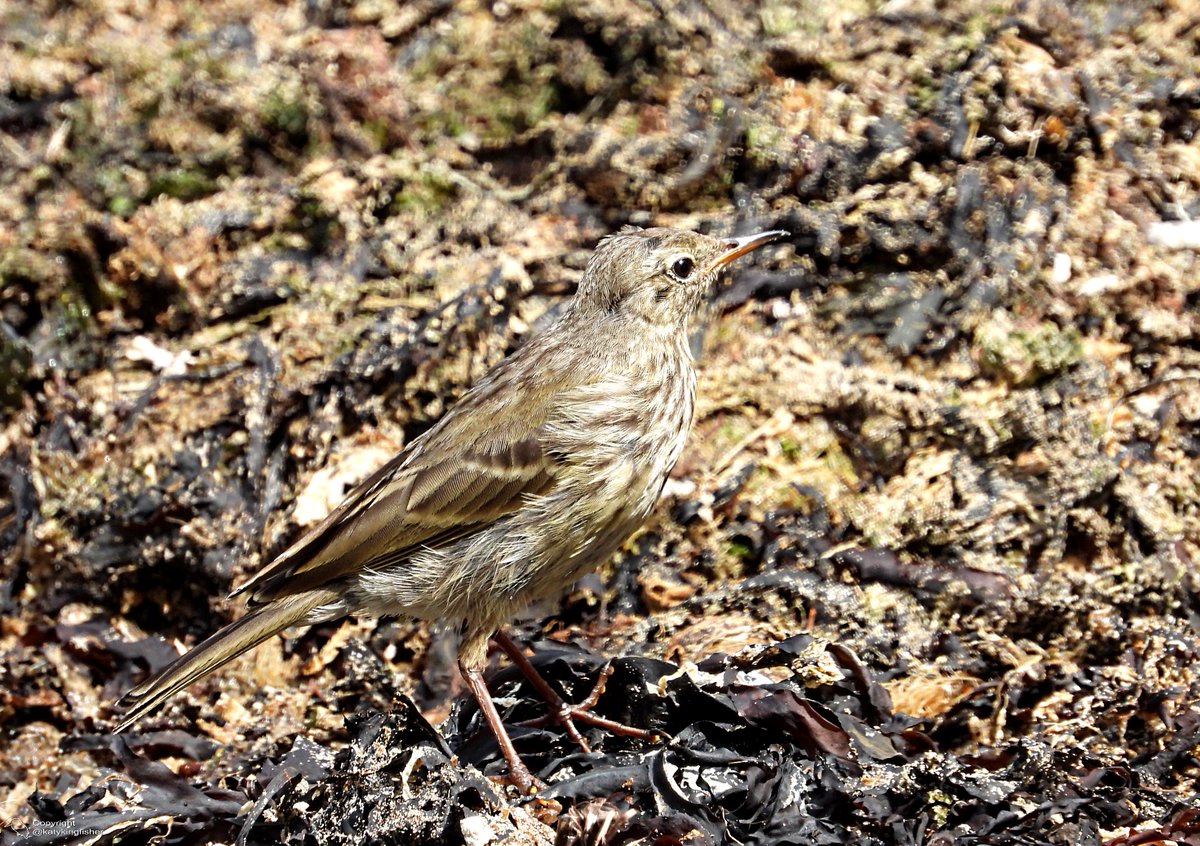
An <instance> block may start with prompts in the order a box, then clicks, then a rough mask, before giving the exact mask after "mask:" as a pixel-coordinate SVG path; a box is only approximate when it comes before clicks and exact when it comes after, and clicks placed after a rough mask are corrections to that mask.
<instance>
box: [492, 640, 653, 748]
mask: <svg viewBox="0 0 1200 846" xmlns="http://www.w3.org/2000/svg"><path fill="white" fill-rule="evenodd" d="M492 640H494V641H495V642H496V644H497V645H498V646H499V647H500V648H501V649H502V650H504V652H505V654H507V655H508V657H509V658H510V659H511V660H512V662H513V664H515V665H516V667H517V669H518V670H520V671H521V674H522V675H524V676H525V678H526V679H527V680H528V681H529V683H530V684H531V685H533V687H534V689H535V690H537V692H538V693H539V694H540V695H541V697H542V699H543V700H545V702H546V704H547V705H549V706H550V713H549V714H547V715H546V716H545V717H539V718H537V719H535V720H529V721H528V722H525V723H522V725H527V726H545V725H549V724H550V723H558V724H559V725H561V726H562V727H563V729H564V730H565V731H566V733H567V736H568V737H570V738H571V739H572V740H573V741H575V742H576V743H578V744H579V748H580V749H582V750H583V751H584V752H591V751H592V750H591V747H590V746H589V745H588V742H587V740H586V739H585V738H584V736H583V735H582V734H580V732H579V729H578V728H576V726H575V722H576V721H579V722H581V723H587V724H588V725H593V726H596V727H597V728H600V729H604V730H605V731H608V732H611V733H613V734H618V735H621V736H622V737H636V738H638V739H639V740H645V741H649V742H654V741H655V740H657V739H658V738H659V737H660V736H661V735H659V734H658V733H657V732H652V731H646V730H645V729H640V728H637V727H635V726H627V725H625V724H624V723H618V722H617V721H616V720H610V719H608V718H607V717H601V716H599V715H598V714H593V713H592V712H591V709H592V708H594V707H595V705H596V703H597V702H599V701H600V696H601V695H602V694H603V693H604V686H605V685H606V684H607V683H608V677H609V676H611V675H612V673H613V668H612V664H605V665H604V669H603V670H601V671H600V676H599V677H598V678H597V679H596V684H595V685H594V686H593V687H592V692H591V693H589V694H588V696H587V698H586V699H584V700H583V701H582V702H580V703H579V704H578V705H570V704H568V703H567V702H566V701H564V700H563V698H562V697H561V696H559V695H558V691H556V690H555V689H554V688H552V687H551V686H550V683H549V682H548V681H546V679H545V678H543V677H542V674H541V673H539V672H538V671H537V668H536V667H534V666H533V663H532V662H531V661H530V660H529V658H527V657H526V656H525V653H524V652H522V651H521V647H519V646H517V644H516V642H515V641H514V640H513V639H512V638H510V637H509V636H508V635H507V634H506V633H505V632H503V631H497V632H496V633H495V634H493V635H492Z"/></svg>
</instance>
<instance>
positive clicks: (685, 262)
mask: <svg viewBox="0 0 1200 846" xmlns="http://www.w3.org/2000/svg"><path fill="white" fill-rule="evenodd" d="M695 269H696V263H695V262H694V261H692V259H691V257H690V256H680V257H679V258H677V259H675V261H673V262H671V275H672V276H674V277H675V278H676V279H678V280H679V281H680V282H684V281H686V280H687V278H688V277H689V276H691V275H692V271H693V270H695Z"/></svg>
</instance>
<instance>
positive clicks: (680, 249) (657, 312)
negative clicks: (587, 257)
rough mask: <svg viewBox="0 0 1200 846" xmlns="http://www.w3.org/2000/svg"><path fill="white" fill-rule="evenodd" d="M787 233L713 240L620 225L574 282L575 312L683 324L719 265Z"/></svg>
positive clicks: (649, 321) (688, 234)
mask: <svg viewBox="0 0 1200 846" xmlns="http://www.w3.org/2000/svg"><path fill="white" fill-rule="evenodd" d="M787 234H788V233H787V232H783V231H780V230H775V231H772V232H760V233H758V234H757V235H747V236H745V237H743V238H713V237H710V236H708V235H701V234H700V233H698V232H688V231H686V230H682V229H635V228H632V227H629V228H626V229H623V230H622V231H621V232H619V233H617V234H616V235H610V236H609V237H607V238H605V239H604V240H603V241H601V242H600V244H599V245H598V246H597V247H596V252H595V253H594V254H593V255H592V260H591V261H590V262H589V263H588V267H587V271H586V272H585V273H584V274H583V279H582V280H581V281H580V283H579V292H578V293H577V294H576V300H575V310H576V313H577V314H580V315H583V316H590V315H595V316H597V317H599V316H601V315H606V314H620V315H622V316H626V317H630V318H635V319H640V320H644V321H646V322H648V323H650V324H653V325H656V326H683V325H685V324H686V323H687V320H688V318H690V317H691V316H692V314H694V313H695V311H696V309H697V308H698V307H699V305H700V303H701V302H703V300H704V297H705V295H706V293H707V292H708V290H709V287H710V286H711V285H712V283H713V281H714V280H715V279H716V277H717V274H718V273H719V272H720V270H721V268H723V267H724V266H725V265H727V264H729V262H731V261H733V260H734V259H735V258H737V257H738V256H743V255H745V254H746V253H748V252H750V251H751V250H754V249H756V248H758V247H761V246H762V245H763V244H768V243H770V242H772V241H775V240H777V239H779V238H784V237H786V236H787Z"/></svg>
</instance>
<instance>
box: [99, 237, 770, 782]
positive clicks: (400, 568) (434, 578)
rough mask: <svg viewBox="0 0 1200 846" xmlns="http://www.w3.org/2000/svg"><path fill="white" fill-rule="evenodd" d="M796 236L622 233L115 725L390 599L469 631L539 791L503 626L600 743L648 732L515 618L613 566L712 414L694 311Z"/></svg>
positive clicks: (521, 778)
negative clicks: (560, 670)
mask: <svg viewBox="0 0 1200 846" xmlns="http://www.w3.org/2000/svg"><path fill="white" fill-rule="evenodd" d="M787 236H788V233H787V232H784V231H781V230H772V231H767V232H760V233H757V234H753V235H748V236H744V237H736V238H717V237H712V236H710V235H706V234H702V233H698V232H693V231H688V230H682V229H673V228H648V229H641V228H636V227H626V228H624V229H622V230H621V231H619V232H617V233H614V234H611V235H609V236H607V237H605V238H604V239H602V240H601V241H600V243H599V244H598V245H597V246H596V248H595V250H594V252H593V254H592V256H591V258H590V260H589V262H588V264H587V267H586V269H585V271H584V273H583V275H582V277H581V279H580V281H579V284H578V287H577V289H576V292H575V294H574V296H573V298H572V299H571V300H570V301H569V302H568V303H567V304H566V306H565V307H564V308H563V310H562V312H561V314H560V315H559V317H558V318H557V319H556V320H555V321H554V322H553V323H552V324H551V325H550V326H548V327H547V328H546V329H544V330H543V331H541V332H540V333H538V334H537V335H535V336H534V337H532V338H531V339H530V340H529V341H527V342H526V343H525V344H524V345H522V346H521V347H520V348H518V349H517V350H516V351H515V352H513V353H512V354H511V355H509V356H508V357H507V358H505V359H503V360H502V361H500V362H499V363H498V364H497V365H496V366H494V367H493V368H492V369H491V370H490V371H489V372H488V373H487V374H486V375H484V376H483V377H482V378H481V379H480V380H479V381H478V382H477V383H476V384H474V385H473V386H472V387H471V388H470V389H469V390H467V391H466V392H465V393H464V394H463V395H462V397H461V398H460V399H459V400H458V402H457V403H456V404H454V405H453V406H452V407H451V408H450V410H449V411H447V413H446V414H445V415H444V416H443V417H442V418H441V419H440V420H439V421H438V422H437V423H435V424H434V425H433V426H432V427H431V428H429V429H428V430H427V431H425V432H424V433H423V434H422V435H420V436H419V437H417V438H415V439H414V440H413V441H411V442H410V443H409V444H407V445H406V446H405V447H404V448H403V449H402V450H401V451H400V452H399V453H398V454H397V455H396V456H395V457H393V458H392V459H391V460H389V461H388V462H387V463H385V464H384V465H383V466H382V467H380V468H379V469H378V470H377V471H376V472H375V473H374V474H372V475H371V476H370V477H369V478H367V479H366V480H365V481H363V482H362V483H361V484H360V485H358V486H357V487H356V488H354V489H353V490H352V491H351V492H350V493H349V494H348V495H347V496H346V497H345V499H344V500H343V501H342V502H341V504H339V505H338V506H337V507H336V508H334V509H333V511H332V512H330V513H329V515H328V516H326V517H325V518H324V519H323V520H322V521H321V522H320V523H318V524H317V525H315V526H313V527H312V528H310V529H309V530H308V531H307V532H305V533H304V534H303V535H302V536H300V537H299V539H297V540H296V541H295V542H294V543H293V544H291V546H289V547H287V548H286V549H285V550H284V552H283V553H282V554H280V555H279V556H278V557H277V558H275V559H274V560H273V561H271V562H269V563H268V564H267V565H266V566H264V567H263V568H262V569H261V570H260V571H258V572H257V573H256V574H255V575H253V576H252V577H251V578H250V579H249V580H248V581H246V582H245V583H244V584H242V585H241V586H240V587H238V588H237V589H236V590H235V591H234V592H233V593H232V594H230V596H231V597H232V596H237V595H240V594H246V595H248V597H249V601H248V606H247V612H246V613H245V614H244V615H243V616H242V617H240V618H239V619H236V620H234V621H233V622H231V623H229V624H228V625H226V626H225V627H223V628H221V629H219V630H218V631H216V632H215V633H214V634H213V635H211V636H210V637H208V638H207V639H206V640H204V641H202V642H201V643H200V644H198V645H197V646H195V647H194V648H193V649H191V651H189V652H186V653H184V654H182V655H181V656H180V657H179V658H178V659H176V660H175V661H173V662H172V663H170V664H169V665H168V666H166V667H164V668H163V669H161V670H160V671H158V672H157V673H155V674H153V675H152V676H150V677H149V678H147V679H146V680H145V681H143V682H141V683H140V684H138V685H137V686H135V687H134V688H132V689H131V690H130V691H129V692H128V693H126V694H125V695H124V696H123V697H122V698H121V699H120V700H118V702H117V703H116V706H117V708H118V709H119V710H120V711H122V712H123V713H122V714H121V721H120V723H119V724H118V725H117V726H116V728H115V729H114V731H117V732H120V731H123V730H125V729H127V728H129V727H130V726H131V725H132V724H133V723H134V722H136V721H137V720H138V719H139V718H141V717H142V716H143V715H145V714H147V713H148V712H149V711H151V710H152V709H154V708H156V707H158V706H159V705H161V704H162V703H163V702H165V701H166V700H167V699H169V698H170V697H172V696H174V695H175V694H176V693H177V692H179V691H180V690H182V689H183V688H185V687H187V686H188V685H190V684H192V683H193V682H195V681H197V680H199V679H201V678H203V677H205V676H207V675H208V674H209V673H212V672H213V671H215V670H217V669H218V668H220V667H221V666H223V665H224V664H226V663H227V662H229V661H230V660H232V659H233V658H235V657H237V656H238V655H240V654H242V653H244V652H246V651H248V650H249V649H251V648H253V647H255V646H257V645H258V644H260V643H262V642H263V641H265V640H267V639H268V638H270V637H272V636H273V635H275V634H277V633H279V632H281V631H283V630H284V629H287V628H289V627H292V626H297V625H312V624H315V623H321V622H328V621H332V620H336V619H340V618H341V617H344V616H348V615H370V616H376V617H396V616H405V617H409V618H417V619H422V620H443V621H449V622H451V623H454V624H456V625H457V626H458V627H459V628H460V630H461V635H462V637H461V641H460V646H459V650H458V667H459V670H460V672H461V673H462V676H463V678H464V680H465V682H466V684H467V687H468V689H469V690H470V692H471V693H472V695H473V696H474V698H475V699H476V701H477V702H478V705H479V708H480V712H481V713H482V714H483V716H484V718H485V720H486V722H487V723H488V726H489V727H490V729H491V730H492V732H493V733H494V734H495V736H496V739H497V742H498V744H499V747H500V750H501V753H502V754H503V756H504V759H505V763H506V765H507V767H508V770H509V775H510V777H511V779H512V781H513V783H514V784H515V785H516V786H517V788H518V789H520V790H521V791H523V792H526V793H533V792H536V790H537V789H538V788H539V787H540V786H541V784H540V782H539V781H538V780H537V779H536V778H534V776H533V775H532V773H530V771H529V769H528V767H527V766H526V765H525V764H524V763H523V762H522V761H521V759H520V756H519V755H518V754H517V751H516V749H515V747H514V745H513V743H512V741H511V739H510V738H509V736H508V733H507V730H506V729H505V727H504V724H503V722H502V721H501V718H500V715H499V712H498V711H497V709H496V706H495V703H494V702H493V701H492V698H491V695H490V693H489V692H488V688H487V684H486V681H485V680H484V677H483V669H484V667H485V666H486V663H487V644H488V641H489V639H493V638H494V639H495V640H496V642H497V643H498V644H499V645H500V646H501V647H502V648H503V649H504V651H505V652H507V653H508V654H509V656H510V657H511V658H512V659H513V660H514V661H515V662H516V663H517V664H518V666H519V667H520V668H521V670H522V671H523V672H525V673H526V675H530V673H533V675H531V676H530V679H531V681H533V682H534V684H535V687H537V688H538V690H539V691H540V692H541V693H542V695H543V696H545V697H546V698H547V700H548V701H550V703H551V705H552V707H556V708H557V709H558V711H559V713H558V718H559V721H560V722H562V723H563V724H564V725H565V726H566V727H567V730H568V732H569V733H570V734H571V736H572V737H574V738H576V739H577V740H580V742H581V743H582V740H581V739H580V737H579V735H578V732H577V731H576V730H575V728H574V725H573V723H572V719H573V718H580V719H585V720H587V721H589V722H591V723H594V724H597V725H602V726H605V727H608V728H611V729H614V730H620V729H621V728H627V729H628V730H629V732H631V733H639V730H638V729H635V728H633V727H622V726H620V724H618V723H612V722H610V721H608V720H606V719H604V718H602V717H599V716H598V715H591V714H588V713H587V712H586V707H584V706H569V705H566V704H565V703H563V702H562V700H561V699H558V698H557V694H556V693H555V692H554V691H553V689H552V688H550V686H549V685H548V684H546V683H545V682H544V681H541V682H540V684H539V683H538V682H539V681H540V677H538V678H534V676H536V671H535V670H533V667H532V665H531V664H530V662H529V661H528V660H527V659H526V658H525V657H524V655H523V653H521V651H520V650H519V649H518V648H517V647H516V645H515V644H514V643H513V641H512V640H511V639H510V638H509V637H508V636H507V635H506V634H505V633H504V631H503V627H504V626H505V624H507V623H509V622H510V621H511V619H512V618H513V616H514V615H516V614H517V613H518V612H519V611H520V610H522V609H523V608H524V607H525V606H528V605H530V604H531V603H533V602H535V601H539V600H545V599H550V598H553V597H554V596H555V595H557V594H560V593H562V592H563V591H564V590H565V589H566V588H567V587H569V586H570V585H571V584H572V583H574V582H575V581H577V580H578V579H579V578H580V577H582V576H583V575H585V574H587V573H588V572H590V571H592V570H595V569H597V568H598V567H600V566H601V565H602V564H604V563H605V561H606V560H607V559H608V558H609V557H611V556H612V554H613V553H614V552H615V550H616V549H617V547H618V546H619V545H620V544H621V543H622V542H623V541H624V540H625V539H626V538H627V537H628V536H629V535H630V534H632V533H633V532H634V531H635V530H636V529H637V528H638V527H639V526H640V525H641V524H642V522H643V521H644V520H645V519H646V517H647V516H648V515H649V514H650V512H651V510H652V509H653V507H654V505H655V503H656V502H657V500H658V498H659V496H660V495H661V493H662V490H663V487H664V485H665V484H666V481H667V477H668V474H669V473H670V471H671V469H672V467H673V466H674V465H675V462H676V460H677V459H678V458H679V455H680V453H681V452H682V450H683V448H684V444H685V441H686V439H687V435H688V432H689V429H690V427H691V424H692V417H693V409H694V404H695V392H696V371H695V365H694V362H693V357H692V352H691V348H690V345H689V340H688V327H689V323H690V322H691V320H692V319H693V317H694V316H695V315H696V313H697V312H698V310H699V309H700V306H701V305H702V303H704V302H705V301H706V299H707V297H708V294H709V291H710V289H711V288H712V286H713V284H714V283H715V281H716V278H717V276H718V274H719V273H720V272H721V270H722V269H723V268H725V267H726V266H727V265H728V264H729V263H730V262H732V261H733V260H734V259H736V258H738V257H740V256H743V255H745V254H747V253H749V252H751V251H752V250H755V249H757V248H759V247H761V246H763V245H764V244H768V243H771V242H773V241H777V240H779V239H781V238H785V237H787ZM593 700H594V697H592V698H590V700H589V701H593ZM585 748H586V747H585Z"/></svg>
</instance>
